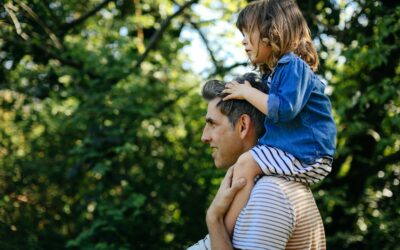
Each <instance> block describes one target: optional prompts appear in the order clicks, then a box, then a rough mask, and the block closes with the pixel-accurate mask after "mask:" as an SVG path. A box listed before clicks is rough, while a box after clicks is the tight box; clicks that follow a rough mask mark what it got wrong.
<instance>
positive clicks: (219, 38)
mask: <svg viewBox="0 0 400 250" xmlns="http://www.w3.org/2000/svg"><path fill="white" fill-rule="evenodd" d="M298 3H299V6H300V8H301V9H302V10H303V12H304V15H305V17H306V19H307V21H308V23H309V25H310V29H311V31H312V34H313V36H314V38H315V41H316V43H317V45H318V50H319V53H320V58H321V67H320V69H319V71H318V73H319V74H320V75H321V76H322V77H324V78H325V79H327V81H328V82H329V84H330V90H331V92H332V93H331V99H332V103H333V107H334V111H335V119H336V121H337V124H338V149H337V154H336V156H335V161H334V167H333V172H332V174H331V175H330V176H329V177H328V178H327V179H326V180H325V181H324V182H323V183H322V184H321V185H320V186H318V187H315V188H314V193H315V196H316V199H317V203H318V206H319V208H320V210H321V213H322V216H323V218H324V223H325V228H326V233H327V240H328V248H329V249H354V248H357V249H375V248H378V247H379V248H383V249H396V247H397V248H398V246H397V245H398V244H397V242H396V235H399V233H400V227H399V226H398V225H400V221H399V218H400V216H399V215H400V214H399V213H400V212H399V209H397V207H398V206H399V205H400V199H399V197H398V195H397V194H398V193H399V182H400V181H399V179H400V178H399V175H400V166H399V161H400V150H399V147H400V136H399V132H400V128H399V126H400V125H399V124H400V123H399V117H400V116H399V113H400V101H399V98H400V93H399V89H400V88H399V71H400V67H399V59H398V56H397V55H398V54H399V46H398V45H399V44H400V41H399V35H400V22H399V20H400V18H399V17H400V7H399V6H398V4H395V3H394V2H392V1H383V0H382V1H361V0H354V1H330V0H320V1H311V0H307V1H298ZM245 4H246V1H230V0H219V1H208V0H203V1H195V0H192V1H169V0H162V1H152V0H142V1H140V0H133V1H131V0H103V1H99V0H93V1H86V2H82V1H76V0H73V1H61V0H45V1H38V0H13V1H12V0H5V1H4V3H2V4H1V8H0V28H1V29H0V48H1V52H0V197H1V198H0V248H1V249H63V248H67V249H68V248H69V249H178V248H183V247H184V246H187V245H188V244H190V243H193V242H194V241H195V240H198V239H199V238H200V237H202V236H203V235H204V233H205V232H206V227H205V223H204V215H205V209H206V207H207V206H208V204H209V202H210V199H211V198H212V194H213V193H214V192H215V191H216V188H217V186H218V184H219V180H220V177H221V174H223V173H222V172H217V171H216V170H215V169H214V167H213V164H212V161H211V159H210V157H209V154H208V153H209V152H208V151H207V147H206V146H205V145H203V144H202V143H201V142H200V134H201V131H202V126H203V124H204V118H203V115H204V112H205V103H204V101H203V100H201V98H200V96H199V94H198V92H199V89H200V86H201V83H202V81H203V77H204V78H208V77H219V78H222V77H225V76H226V75H229V74H234V73H235V69H236V68H237V67H238V66H242V65H246V59H245V58H243V59H240V60H237V61H236V60H235V59H233V58H234V55H232V52H231V51H229V50H228V49H227V48H226V47H227V46H226V45H227V41H231V40H233V39H236V38H234V33H233V31H234V28H232V29H231V30H226V29H222V26H223V25H221V22H222V21H226V22H228V23H230V24H233V23H234V21H235V18H236V16H235V14H237V12H238V10H239V9H240V8H242V7H243V6H244V5H245ZM210 10H212V11H211V12H210ZM209 13H213V14H211V15H210V14H209ZM215 27H218V28H221V29H220V30H218V33H217V34H213V32H215ZM187 31H189V32H190V35H191V36H193V34H197V35H198V36H199V38H200V40H201V42H202V43H203V45H204V48H205V49H206V50H205V51H206V52H207V53H208V56H209V61H210V62H211V65H212V66H211V68H208V69H207V70H206V71H205V72H203V74H202V75H201V76H200V75H197V74H195V73H194V72H193V71H192V70H191V68H190V67H187V65H188V62H190V61H192V63H193V64H194V65H196V63H198V62H197V61H196V60H198V59H197V58H193V57H192V55H190V54H187V53H185V51H186V50H185V46H186V45H189V44H190V42H191V41H190V40H189V39H184V38H183V36H182V34H184V33H185V32H187ZM238 42H239V41H238ZM248 69H250V68H248Z"/></svg>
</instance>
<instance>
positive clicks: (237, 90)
mask: <svg viewBox="0 0 400 250" xmlns="http://www.w3.org/2000/svg"><path fill="white" fill-rule="evenodd" d="M252 88H253V87H252V86H251V84H250V83H249V82H248V81H244V83H243V84H240V83H238V82H235V81H233V82H230V83H228V84H226V85H225V89H224V90H223V91H222V93H225V94H228V95H227V96H225V97H224V98H223V99H222V100H223V101H226V100H230V99H238V100H247V98H248V96H249V93H251V89H252Z"/></svg>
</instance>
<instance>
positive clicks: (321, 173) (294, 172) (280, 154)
mask: <svg viewBox="0 0 400 250" xmlns="http://www.w3.org/2000/svg"><path fill="white" fill-rule="evenodd" d="M250 152H251V154H252V155H253V158H254V160H255V161H256V162H257V163H258V165H259V166H260V167H261V169H262V171H263V172H264V174H265V175H279V176H283V177H285V178H286V179H287V180H291V181H297V182H303V183H306V184H315V183H318V182H320V181H322V180H323V179H324V178H325V177H326V176H327V175H328V174H329V173H330V171H331V170H332V167H331V166H332V158H330V157H322V158H319V159H317V160H316V161H315V162H314V163H312V164H306V163H303V162H301V161H299V160H297V159H296V158H295V157H294V156H293V155H291V154H289V153H287V152H284V151H282V150H280V149H278V148H274V147H269V146H266V145H257V146H255V147H254V148H252V149H251V151H250Z"/></svg>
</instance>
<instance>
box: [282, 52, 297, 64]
mask: <svg viewBox="0 0 400 250" xmlns="http://www.w3.org/2000/svg"><path fill="white" fill-rule="evenodd" d="M293 56H294V54H293V52H288V53H286V54H284V55H283V56H282V57H281V58H280V59H279V60H278V64H285V63H288V62H289V61H290V59H291V58H292V57H293Z"/></svg>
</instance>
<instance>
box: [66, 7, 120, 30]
mask: <svg viewBox="0 0 400 250" xmlns="http://www.w3.org/2000/svg"><path fill="white" fill-rule="evenodd" d="M111 1H113V0H104V1H103V2H101V3H99V4H98V5H97V6H95V7H94V8H93V9H91V10H90V11H88V12H87V13H86V14H83V15H82V16H80V17H78V18H77V19H75V20H72V21H71V22H68V23H65V24H64V25H62V28H61V32H60V36H61V37H63V36H64V35H65V33H67V32H68V31H69V30H70V29H72V28H73V27H75V26H77V25H79V24H81V23H83V22H84V21H85V20H86V19H88V18H89V17H91V16H93V15H94V14H96V13H97V12H98V11H99V10H101V9H102V8H103V7H104V6H106V5H107V4H108V3H110V2H111Z"/></svg>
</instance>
